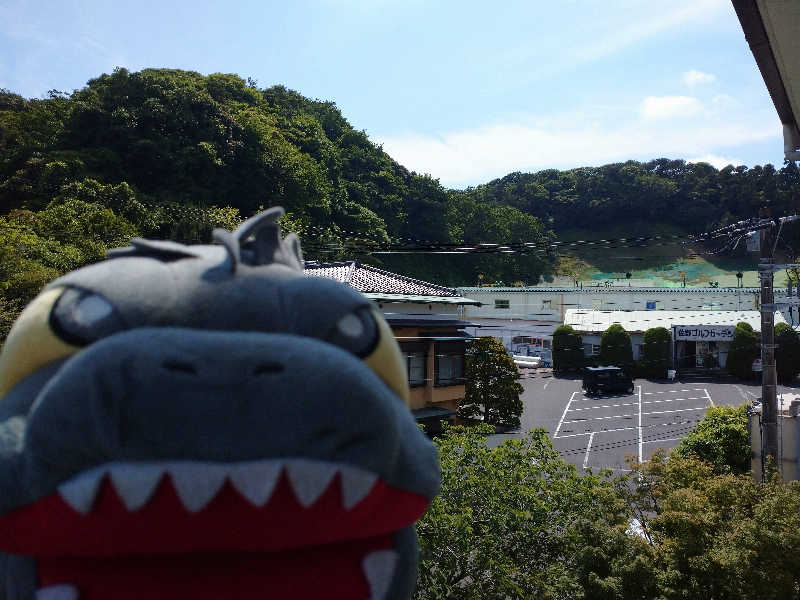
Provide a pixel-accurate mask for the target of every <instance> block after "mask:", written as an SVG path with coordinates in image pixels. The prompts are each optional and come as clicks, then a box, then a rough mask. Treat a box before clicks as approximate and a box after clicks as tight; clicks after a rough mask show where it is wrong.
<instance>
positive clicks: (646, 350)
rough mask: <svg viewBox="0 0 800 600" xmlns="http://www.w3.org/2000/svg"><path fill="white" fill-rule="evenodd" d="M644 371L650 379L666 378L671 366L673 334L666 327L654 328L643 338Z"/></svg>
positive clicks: (646, 332) (645, 333)
mask: <svg viewBox="0 0 800 600" xmlns="http://www.w3.org/2000/svg"><path fill="white" fill-rule="evenodd" d="M643 341H644V344H643V348H642V349H643V354H644V356H643V357H642V358H643V360H644V370H645V373H647V375H648V376H649V377H656V378H657V377H666V375H667V369H668V368H669V365H670V348H671V347H672V346H671V342H672V334H671V333H670V331H669V329H667V328H666V327H652V328H650V329H648V330H647V331H645V332H644V336H643Z"/></svg>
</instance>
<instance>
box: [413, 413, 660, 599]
mask: <svg viewBox="0 0 800 600" xmlns="http://www.w3.org/2000/svg"><path fill="white" fill-rule="evenodd" d="M491 432H492V429H491V428H490V427H487V426H482V428H464V427H450V428H447V429H446V430H445V435H444V436H442V437H441V438H437V439H436V440H435V443H436V445H437V447H438V449H439V456H440V460H441V465H442V492H441V493H440V494H439V496H437V497H436V498H435V499H434V500H433V503H432V504H431V506H430V508H429V509H428V511H427V512H426V513H425V516H424V517H423V518H422V520H421V521H420V522H419V524H418V526H417V532H418V536H419V541H420V563H419V579H418V583H417V587H416V598H417V599H418V600H423V599H424V600H428V599H430V600H433V599H437V600H439V599H441V600H445V599H465V600H466V599H478V598H481V599H484V598H485V599H492V600H493V599H497V600H500V599H505V598H515V599H516V598H518V599H523V598H584V597H586V598H637V597H638V598H642V597H648V596H646V595H645V594H646V593H647V590H648V588H652V584H648V583H647V580H648V579H649V580H651V581H652V576H651V574H650V573H649V572H648V570H646V569H644V568H642V567H643V566H644V565H643V564H642V562H641V561H638V560H637V556H638V555H639V554H640V553H645V554H646V553H647V549H646V547H645V544H644V542H643V541H642V540H637V539H632V538H630V536H627V535H626V534H625V528H626V526H627V518H626V510H625V505H624V504H623V502H622V499H621V497H620V496H619V495H618V494H617V493H616V492H615V490H614V488H613V486H612V484H611V483H610V481H609V479H607V478H604V477H600V476H595V475H585V476H581V475H579V474H578V472H577V470H576V469H575V468H574V467H573V466H571V465H567V464H566V463H565V462H564V461H563V460H562V459H561V458H560V457H559V455H558V452H557V451H556V450H554V449H553V446H552V443H551V442H550V438H549V436H548V434H547V432H546V431H545V430H543V429H538V430H535V431H532V432H530V433H529V434H528V436H527V437H525V438H522V439H519V440H509V441H506V442H505V443H503V444H502V445H500V446H499V447H498V448H496V449H490V448H488V446H487V444H486V436H487V435H488V434H489V433H491ZM626 590H631V591H633V590H635V593H631V594H630V595H626V593H625V591H626Z"/></svg>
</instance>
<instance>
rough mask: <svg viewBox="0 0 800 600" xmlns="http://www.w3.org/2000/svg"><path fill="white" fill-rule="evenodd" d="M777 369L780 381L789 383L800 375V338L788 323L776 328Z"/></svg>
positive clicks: (780, 324) (778, 325) (779, 324)
mask: <svg viewBox="0 0 800 600" xmlns="http://www.w3.org/2000/svg"><path fill="white" fill-rule="evenodd" d="M775 344H776V345H777V346H778V347H777V349H776V350H775V368H776V370H777V372H778V380H779V381H783V382H789V381H791V380H792V379H794V378H795V377H796V376H797V374H798V373H800V336H798V334H797V332H796V331H795V330H794V329H792V328H791V327H790V326H789V325H787V324H786V323H778V324H777V325H776V326H775Z"/></svg>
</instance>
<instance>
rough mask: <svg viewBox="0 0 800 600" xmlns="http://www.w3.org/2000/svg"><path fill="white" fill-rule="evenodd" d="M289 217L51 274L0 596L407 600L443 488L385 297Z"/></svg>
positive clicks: (20, 351) (28, 373)
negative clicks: (308, 260)
mask: <svg viewBox="0 0 800 600" xmlns="http://www.w3.org/2000/svg"><path fill="white" fill-rule="evenodd" d="M280 214H282V210H281V209H271V210H269V211H267V212H265V213H262V214H260V215H258V216H256V217H254V218H253V219H251V220H249V221H247V222H246V223H244V224H243V225H242V226H241V227H240V228H239V229H237V230H236V231H235V232H233V233H230V232H227V231H220V230H218V231H215V232H214V236H215V239H216V240H217V241H218V242H220V243H219V244H218V245H210V246H203V245H198V246H184V245H180V244H176V243H171V242H156V241H146V240H134V241H133V242H132V245H131V247H129V248H124V249H118V250H114V251H112V253H111V254H110V258H109V260H106V261H104V262H101V263H98V264H95V265H92V266H89V267H85V268H83V269H80V270H78V271H75V272H72V273H69V274H67V275H65V276H64V277H61V278H60V279H57V280H56V281H54V282H52V283H51V284H50V285H49V286H48V287H47V288H46V289H45V290H44V291H43V292H42V293H41V294H40V295H39V296H38V297H37V298H35V299H34V300H33V301H32V302H31V303H30V305H28V307H27V308H26V309H25V311H24V312H23V313H22V314H21V315H20V317H19V319H18V320H17V322H16V323H15V325H14V327H13V328H12V330H11V333H10V334H9V337H8V339H7V341H6V343H5V346H4V348H3V353H2V355H0V599H2V600H29V599H33V598H36V599H41V600H45V599H54V600H55V599H77V598H80V599H81V600H97V599H102V600H109V599H115V600H133V599H137V600H141V599H160V598H170V599H181V598H187V599H192V600H198V599H211V598H213V599H220V598H226V599H227V598H230V599H239V598H242V599H243V598H247V599H256V598H348V599H364V600H366V599H376V600H380V599H387V600H389V599H399V598H407V597H409V596H410V595H411V592H412V590H413V585H414V579H415V576H416V558H417V557H416V552H417V547H416V539H415V534H414V529H413V525H414V522H415V521H416V520H417V519H418V518H419V517H420V516H421V515H422V514H423V512H424V511H425V509H426V507H427V506H428V504H429V503H430V500H431V499H432V498H433V496H434V495H435V494H436V493H437V491H438V489H439V466H438V460H437V456H436V452H435V450H434V448H433V446H432V444H431V443H430V442H429V441H428V440H427V439H426V438H425V436H424V435H423V434H422V433H421V432H420V430H419V428H418V427H417V426H416V424H415V422H414V419H413V418H412V416H411V413H410V411H409V410H408V408H407V406H406V403H405V400H406V398H407V395H408V389H407V383H406V373H405V369H404V364H403V362H402V360H401V355H400V353H399V349H398V347H397V344H396V342H395V341H394V338H393V336H392V333H391V330H390V329H389V328H388V326H387V325H386V322H385V321H384V319H383V318H382V316H381V315H380V313H378V312H377V311H376V310H375V307H374V306H373V305H372V304H371V303H370V301H369V300H367V299H365V298H364V297H363V296H362V295H361V294H359V293H358V292H356V291H354V290H352V289H350V288H348V287H346V286H343V285H341V284H339V283H336V282H334V281H329V280H326V279H321V278H314V277H304V276H303V267H302V266H303V262H302V258H301V254H300V245H299V241H298V240H297V238H296V237H295V236H293V235H290V236H287V237H286V238H285V239H283V240H282V239H281V237H280V232H279V230H278V226H277V225H276V223H275V220H276V218H277V217H278V216H280Z"/></svg>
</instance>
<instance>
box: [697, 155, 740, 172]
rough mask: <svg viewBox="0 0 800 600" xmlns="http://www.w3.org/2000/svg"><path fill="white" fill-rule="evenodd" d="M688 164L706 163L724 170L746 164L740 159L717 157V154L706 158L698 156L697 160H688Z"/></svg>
mask: <svg viewBox="0 0 800 600" xmlns="http://www.w3.org/2000/svg"><path fill="white" fill-rule="evenodd" d="M686 162H690V163H700V162H704V163H708V164H710V165H711V166H712V167H715V168H717V169H724V168H725V167H727V166H728V165H733V166H734V167H737V166H739V165H742V164H744V161H743V160H740V159H738V158H725V157H723V156H717V155H716V154H706V155H704V156H698V157H696V158H687V159H686Z"/></svg>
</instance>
